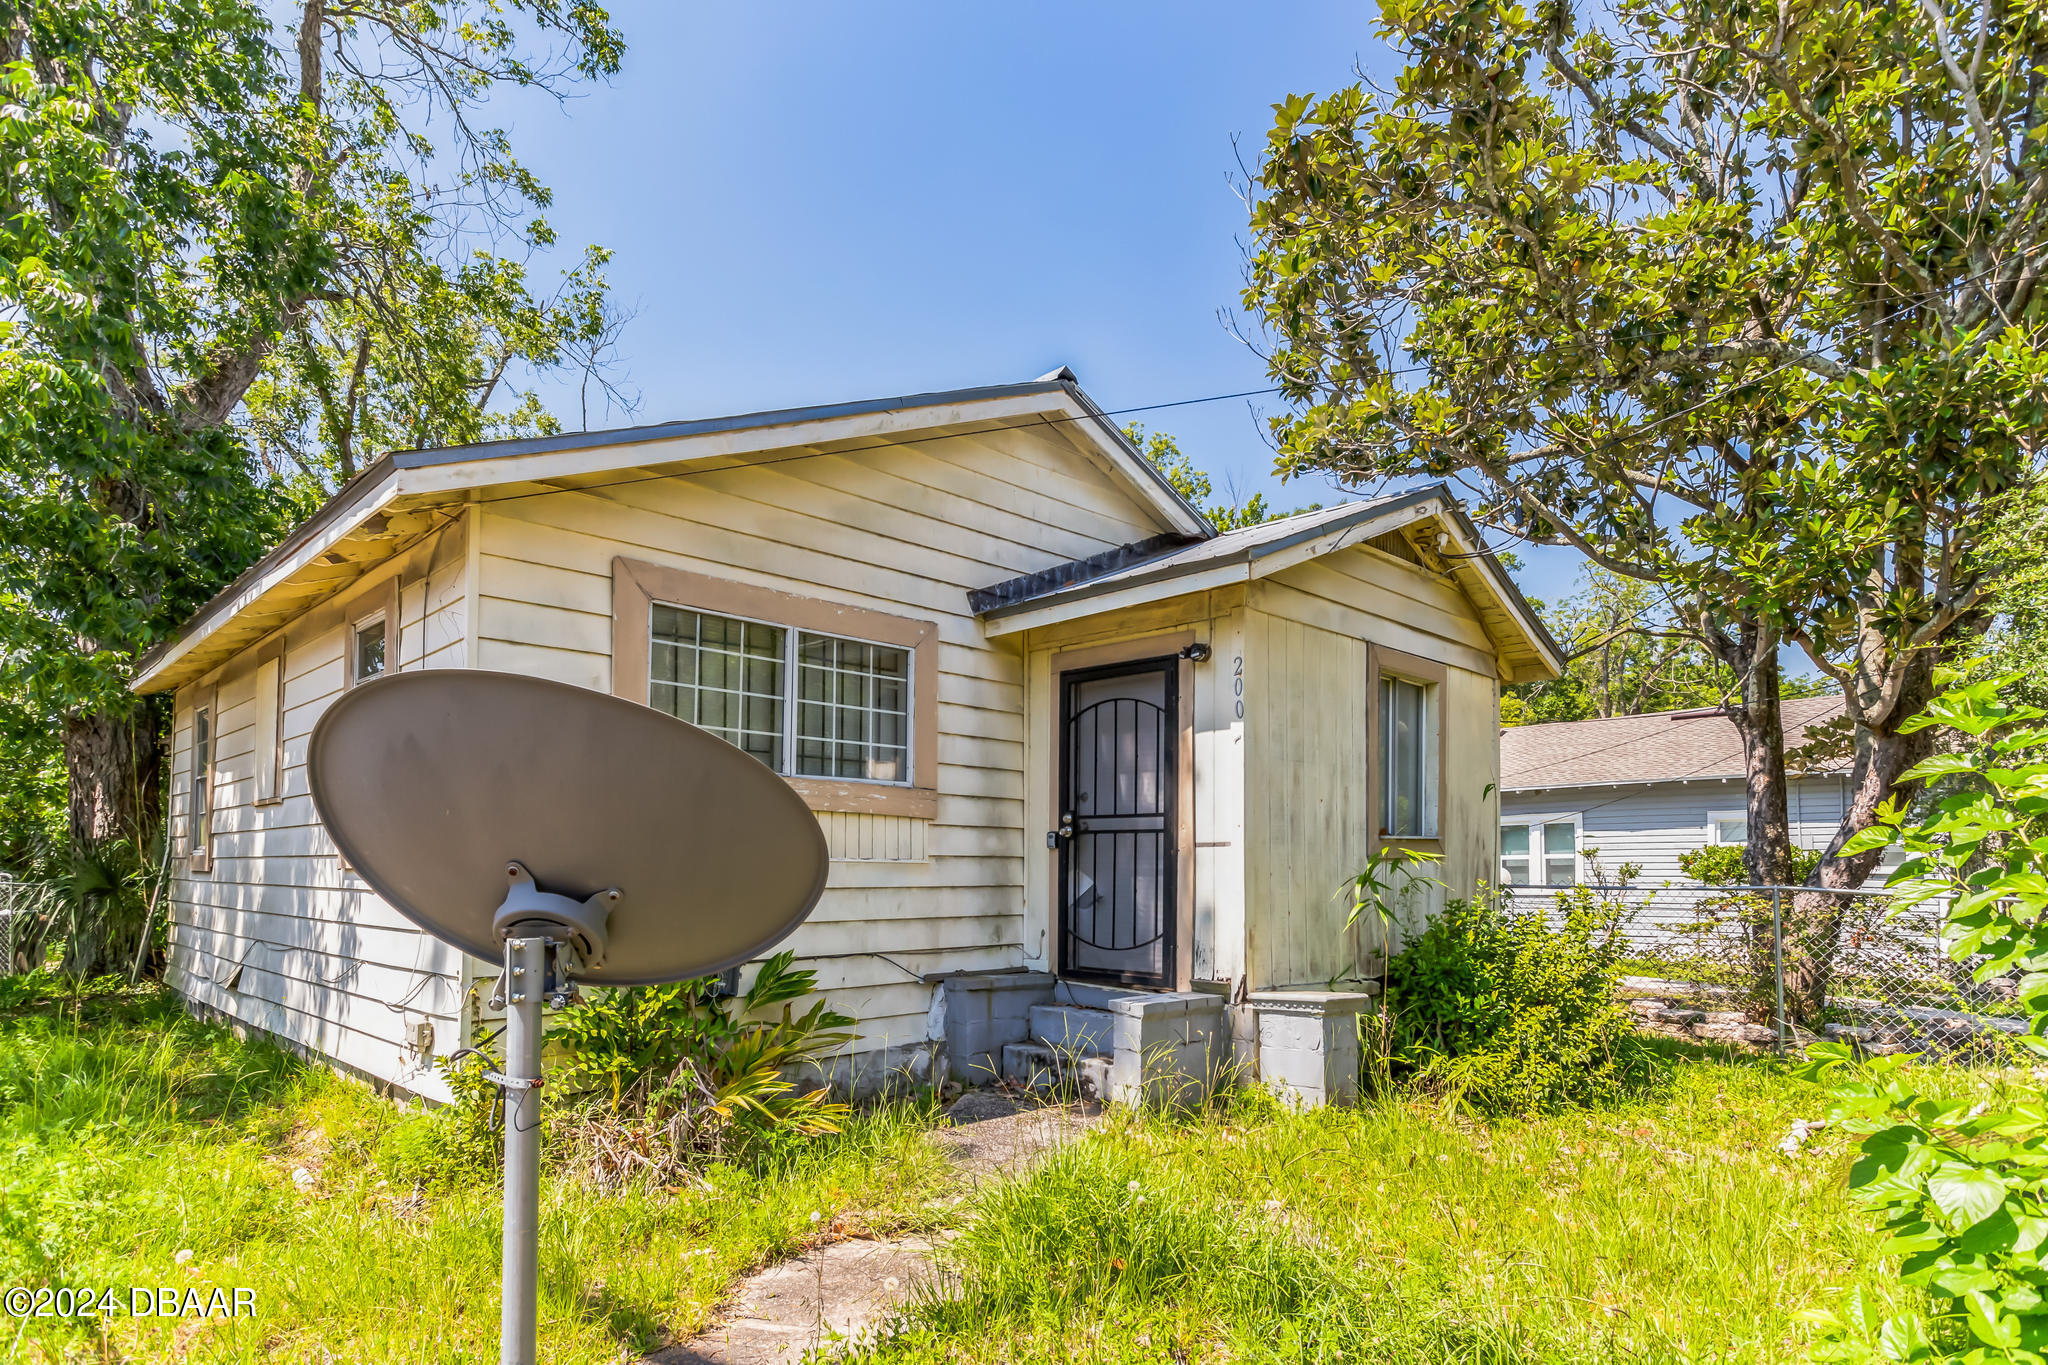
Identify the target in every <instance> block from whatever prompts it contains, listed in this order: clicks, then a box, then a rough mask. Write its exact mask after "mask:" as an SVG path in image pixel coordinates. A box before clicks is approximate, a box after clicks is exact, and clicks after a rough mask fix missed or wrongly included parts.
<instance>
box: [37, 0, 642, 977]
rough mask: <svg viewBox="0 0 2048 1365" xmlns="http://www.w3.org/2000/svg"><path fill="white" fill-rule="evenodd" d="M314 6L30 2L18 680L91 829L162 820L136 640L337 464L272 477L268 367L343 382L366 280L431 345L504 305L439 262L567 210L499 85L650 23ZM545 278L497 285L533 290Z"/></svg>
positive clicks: (394, 320)
mask: <svg viewBox="0 0 2048 1365" xmlns="http://www.w3.org/2000/svg"><path fill="white" fill-rule="evenodd" d="M296 18H297V25H296V30H295V31H290V30H280V29H278V28H276V27H274V26H273V25H272V23H271V22H270V20H269V18H268V17H267V15H266V13H265V10H264V7H263V6H262V5H260V4H258V3H254V2H253V0H29V2H27V3H0V81H4V82H5V84H6V91H5V99H6V101H7V106H8V107H7V117H5V118H4V119H0V197H4V200H5V210H6V211H5V213H4V215H0V548H4V558H0V689H4V690H5V692H6V695H7V699H8V702H9V709H10V711H11V712H12V713H14V714H16V715H21V716H27V717H31V718H41V720H42V722H43V724H44V725H45V726H46V727H47V728H50V729H56V730H60V731H61V734H62V744H63V752H64V761H65V768H66V771H67V775H68V778H67V782H68V788H69V792H68V827H69V838H70V842H71V844H72V852H73V853H74V855H80V856H84V855H88V854H93V853H94V851H95V850H104V849H106V848H108V847H109V846H113V845H119V846H124V847H126V848H127V849H129V850H130V852H131V853H132V854H139V853H140V852H141V851H142V850H145V849H147V848H148V847H149V846H150V845H151V844H152V842H153V840H154V839H155V838H156V836H157V833H158V828H159V821H160V804H161V803H160V800H159V782H160V775H161V772H162V767H163V741H164V734H163V731H164V726H163V716H162V714H161V709H160V707H158V706H156V705H152V704H149V703H144V702H138V701H137V700H135V699H134V698H132V697H131V696H130V695H129V694H128V692H127V690H126V684H127V681H128V678H129V676H130V671H131V667H132V661H133V660H134V658H135V656H136V655H137V654H138V653H139V652H140V651H141V650H143V649H145V648H147V647H148V646H149V645H151V644H152V643H154V642H155V641H157V640H159V639H161V638H163V636H164V635H165V634H166V632H168V631H169V630H170V629H172V628H173V627H174V626H175V625H176V624H177V623H178V622H179V621H180V620H182V619H183V618H184V617H185V616H186V615H187V614H188V613H189V612H190V611H191V610H192V608H193V607H195V606H196V605H197V604H198V603H199V602H200V601H202V600H203V599H204V598H205V597H206V596H207V595H208V594H209V593H211V592H212V591H213V590H214V589H216V588H217V587H218V586H219V585H220V584H221V583H222V582H224V581H225V580H226V579H227V578H228V577H229V576H231V575H232V574H233V573H235V572H236V571H237V570H239V569H240V568H241V567H242V566H244V565H245V564H247V563H248V562H249V561H250V560H251V559H252V558H253V557H254V556H256V555H257V554H258V553H260V552H261V550H262V549H263V548H264V547H265V545H266V544H267V543H269V541H270V540H271V539H272V538H273V537H274V536H275V535H276V534H277V532H278V531H279V529H280V528H281V527H282V526H283V524H284V523H285V522H286V520H287V519H288V518H289V517H290V516H291V515H292V514H293V513H294V512H296V511H298V510H301V509H302V508H303V505H304V499H305V497H306V496H307V495H308V494H309V493H311V492H313V491H315V487H314V486H315V485H317V484H318V483H319V482H321V480H319V479H312V480H301V481H299V486H298V487H297V488H296V489H295V488H294V487H293V486H292V485H291V484H289V483H287V482H284V481H279V480H275V479H271V478H268V477H266V474H265V470H264V469H263V467H262V465H261V464H260V462H259V461H257V460H256V459H255V458H253V456H252V453H251V451H250V448H249V443H248V441H247V439H246V436H247V433H246V432H245V430H244V429H243V426H244V424H246V423H249V422H250V421H251V420H252V418H251V414H250V413H249V412H248V411H247V409H246V408H245V406H244V405H245V400H246V399H247V398H248V396H249V394H250V392H251V389H252V387H253V386H255V385H257V384H258V383H259V382H260V381H264V380H265V379H266V377H267V378H268V380H269V382H270V383H271V384H272V385H273V387H274V388H277V389H279V391H283V390H285V389H290V388H292V387H293V386H299V387H307V388H311V387H316V386H317V385H318V384H319V383H320V382H321V381H322V379H323V376H322V375H321V373H320V371H319V366H318V365H316V364H315V363H313V361H312V359H311V357H310V353H309V354H308V355H307V356H305V357H301V358H297V359H295V358H294V355H293V353H292V352H291V351H290V350H289V349H288V348H289V346H290V344H291V343H292V342H293V341H294V339H300V338H305V337H309V336H313V335H316V334H317V329H318V328H319V327H320V326H322V325H324V324H325V323H326V322H330V321H332V320H333V319H334V318H335V317H338V316H340V314H341V311H343V310H356V311H357V312H360V313H362V314H364V315H366V316H367V315H375V316H376V317H377V319H378V325H379V326H380V327H381V328H383V329H384V331H383V334H382V335H383V336H384V337H385V338H386V340H388V339H390V338H392V337H400V336H408V337H411V338H413V340H414V341H415V342H423V343H425V344H424V345H423V348H422V349H423V350H424V351H426V352H431V351H432V344H431V343H432V341H433V339H434V337H435V336H436V332H435V328H436V327H439V326H440V325H441V324H442V323H443V322H445V320H446V317H447V316H448V314H449V313H450V312H451V311H452V312H455V313H460V312H461V310H462V309H463V308H465V307H466V308H468V309H469V313H470V316H471V318H472V321H474V320H475V319H476V318H477V317H479V316H487V315H488V314H489V313H490V309H489V308H479V307H478V306H476V305H475V304H474V303H459V304H456V305H453V306H452V308H442V309H441V310H440V311H439V312H436V311H435V310H433V309H422V308H420V307H419V306H418V305H417V301H416V299H415V298H414V297H413V296H412V294H411V293H409V291H412V290H415V289H416V288H417V286H418V284H419V282H420V281H422V280H430V279H431V278H432V277H433V276H434V275H435V273H436V272H437V271H438V272H439V273H440V275H441V277H442V278H444V279H460V278H464V277H465V274H466V272H467V273H481V274H483V275H486V276H492V275H495V276H496V277H497V278H499V279H500V280H501V281H503V279H504V275H505V272H506V270H507V269H510V268H516V267H513V266H512V265H511V264H510V260H509V258H500V257H498V256H497V254H496V251H495V248H496V247H497V246H499V245H508V246H510V247H511V248H512V249H513V250H514V251H516V252H519V253H521V254H523V253H524V252H526V251H528V250H530V249H532V248H533V247H535V246H539V245H545V244H546V243H548V242H549V241H551V240H552V238H551V234H550V233H549V231H548V229H547V226H546V223H545V221H544V220H543V219H541V218H539V217H537V216H531V215H533V213H534V211H535V210H537V209H540V208H544V207H545V205H546V203H547V192H546V190H545V188H544V187H542V186H541V185H539V184H538V183H537V182H536V181H535V180H534V179H533V177H532V176H531V175H530V174H529V173H528V172H526V171H525V170H524V168H522V167H521V166H520V165H519V164H518V162H517V161H516V160H515V159H514V158H513V156H512V155H511V152H510V146H509V142H508V140H507V139H506V138H505V136H504V135H503V134H502V133H501V132H498V131H496V130H493V129H490V128H488V127H485V126H482V125H481V124H480V123H479V122H478V120H477V115H478V113H479V112H480V107H481V105H482V103H483V101H484V100H485V99H486V98H487V97H488V96H489V95H490V94H491V92H492V91H493V90H496V89H499V88H502V87H505V86H508V85H511V86H527V87H538V88H543V89H560V88H562V86H563V85H564V83H565V82H568V81H573V80H578V79H591V78H600V79H601V78H603V77H606V76H608V75H609V74H611V73H612V72H614V71H616V69H617V67H618V63H619V59H620V53H621V45H620V40H619V37H618V35H617V33H616V32H614V31H613V29H612V28H611V27H610V23H609V20H608V19H607V17H606V15H605V13H604V11H603V10H602V9H600V8H598V7H597V6H596V5H594V4H591V3H588V2H587V0H575V2H574V3H564V0H353V2H352V3H350V4H347V5H340V4H330V3H328V2H327V0H303V3H302V4H301V5H299V6H298V7H297V9H296ZM430 123H432V124H433V125H434V126H436V127H445V128H447V129H448V130H449V136H448V139H447V141H446V142H445V143H443V144H440V145H436V144H435V143H434V142H433V141H431V140H430V139H429V138H428V137H427V136H426V129H427V127H428V126H429V124H430ZM478 251H482V252H483V253H484V255H483V257H481V258H479V257H478V256H477V255H476V254H475V253H477V252H478ZM518 292H519V290H518V285H517V282H516V281H511V282H508V283H502V284H501V285H500V288H499V293H498V295H497V297H496V300H495V301H494V302H493V303H492V304H491V307H492V308H496V309H498V311H499V312H500V313H501V314H503V315H506V316H517V315H519V313H520V308H521V305H520V304H519V303H518V302H517V297H516V296H517V294H518ZM327 310H336V311H334V312H331V313H330V312H329V311H327ZM461 330H462V329H461V328H460V327H458V328H456V331H457V332H460V331H461ZM475 330H476V329H475V328H472V331H475ZM479 334H480V333H479ZM475 354H476V352H475V348H474V347H469V348H464V347H457V348H455V349H454V350H453V351H452V352H450V353H448V354H445V355H441V356H438V357H436V356H435V355H433V354H426V355H424V356H423V360H424V365H423V368H421V369H420V370H419V372H417V373H414V374H411V375H409V376H407V377H406V378H404V379H403V380H402V381H400V382H401V383H402V386H403V388H404V389H405V390H406V393H407V398H406V402H405V403H394V404H393V406H394V408H398V407H404V406H406V405H408V404H411V403H414V402H419V403H422V404H424V405H425V406H428V407H430V408H431V407H432V406H433V401H432V395H433V394H434V393H435V392H436V391H437V390H440V391H445V390H449V389H460V388H461V387H462V385H461V381H459V380H456V379H453V378H451V374H459V375H464V376H467V375H469V374H471V373H472V372H473V370H474V368H475V366H474V361H475ZM532 354H543V353H541V352H533V353H532ZM544 358H545V357H544V354H543V359H544ZM383 359H384V357H381V356H376V355H373V356H372V361H373V362H376V361H381V360H383ZM335 411H336V413H337V414H339V413H340V412H341V411H342V408H341V407H339V406H337V408H336V409H335ZM336 420H337V421H345V420H346V419H345V418H341V417H339V416H337V418H336ZM258 425H260V422H259V423H258ZM337 435H338V433H336V434H335V435H330V436H329V437H328V438H327V439H326V441H325V445H326V448H327V449H329V450H330V451H335V452H345V451H347V450H349V449H351V447H350V446H349V444H348V442H346V441H341V440H338V439H335V436H337ZM74 949H75V951H74V954H73V956H74V966H75V967H76V968H77V969H79V970H91V969H93V968H94V967H95V966H97V965H98V964H97V962H96V961H95V960H94V959H95V958H96V957H97V955H98V953H99V951H100V950H99V949H96V948H94V947H93V945H91V944H78V945H74Z"/></svg>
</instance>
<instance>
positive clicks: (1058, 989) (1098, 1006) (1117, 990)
mask: <svg viewBox="0 0 2048 1365" xmlns="http://www.w3.org/2000/svg"><path fill="white" fill-rule="evenodd" d="M1143 994H1145V992H1143V991H1134V990H1128V989H1126V988H1125V987H1122V986H1091V985H1089V984H1088V983H1087V982H1085V981H1061V982H1059V983H1057V984H1056V985H1054V987H1053V988H1052V1002H1053V1003H1054V1004H1055V1005H1079V1006H1080V1007H1081V1008H1082V1009H1087V1010H1103V1009H1108V1008H1109V1004H1110V1002H1111V1001H1112V1000H1122V999H1124V998H1125V997H1127V996H1132V995H1143Z"/></svg>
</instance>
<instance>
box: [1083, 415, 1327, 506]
mask: <svg viewBox="0 0 2048 1365" xmlns="http://www.w3.org/2000/svg"><path fill="white" fill-rule="evenodd" d="M1124 435H1125V436H1127V437H1129V438H1130V442H1131V444H1132V445H1134V446H1136V447H1137V448H1138V451H1139V453H1140V454H1142V455H1143V456H1144V457H1145V458H1146V460H1147V461H1149V462H1150V463H1151V465H1152V467H1153V468H1154V469H1156V470H1158V471H1159V472H1160V473H1161V474H1164V475H1165V476H1166V481H1167V482H1168V483H1170V484H1172V485H1173V489H1174V491H1175V492H1176V493H1179V494H1180V495H1181V496H1182V497H1184V498H1186V499H1187V500H1188V502H1189V503H1190V504H1192V505H1193V506H1195V507H1196V508H1199V509H1200V510H1201V513H1202V515H1203V516H1205V517H1207V518H1208V519H1209V524H1210V525H1212V526H1214V527H1215V528H1216V529H1217V530H1219V531H1236V530H1241V529H1243V528H1244V527H1247V526H1258V525H1261V524H1263V523H1265V522H1269V521H1274V520H1277V519H1278V518H1280V517H1291V516H1294V515H1296V514H1297V513H1301V512H1313V511H1315V510H1316V509H1317V508H1319V507H1321V506H1322V504H1321V503H1319V502H1316V503H1310V504H1309V505H1308V506H1306V507H1297V508H1295V509H1294V510H1293V511H1292V512H1275V511H1273V510H1272V509H1271V508H1269V507H1267V506H1266V495H1265V494H1264V493H1254V494H1252V495H1251V496H1250V497H1249V498H1246V499H1243V500H1242V501H1238V502H1228V503H1221V502H1212V501H1210V499H1211V498H1212V497H1214V495H1215V492H1216V489H1215V484H1214V482H1213V481H1212V480H1211V479H1210V478H1209V476H1208V474H1207V473H1205V472H1204V471H1203V470H1202V469H1201V468H1200V467H1199V466H1197V465H1196V464H1195V462H1194V461H1193V460H1192V459H1190V458H1189V457H1188V456H1187V455H1186V454H1184V453H1183V452H1182V451H1181V448H1180V443H1179V442H1178V441H1176V440H1174V439H1173V437H1171V436H1169V435H1167V434H1166V433H1165V432H1163V431H1154V432H1150V433H1147V432H1146V430H1145V428H1144V427H1143V426H1142V425H1141V424H1139V423H1137V422H1132V423H1130V424H1128V425H1127V426H1125V427H1124Z"/></svg>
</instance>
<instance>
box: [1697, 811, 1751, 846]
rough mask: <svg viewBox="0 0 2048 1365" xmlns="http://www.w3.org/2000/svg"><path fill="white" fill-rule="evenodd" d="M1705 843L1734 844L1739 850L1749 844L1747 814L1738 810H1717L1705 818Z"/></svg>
mask: <svg viewBox="0 0 2048 1365" xmlns="http://www.w3.org/2000/svg"><path fill="white" fill-rule="evenodd" d="M1707 842H1708V843H1710V844H1734V845H1735V846H1736V847H1738V848H1740V847H1741V846H1742V845H1744V844H1747V843H1748V842H1749V812H1748V811H1740V810H1717V811H1714V812H1713V813H1711V814H1709V815H1708V816H1707Z"/></svg>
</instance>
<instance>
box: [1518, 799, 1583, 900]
mask: <svg viewBox="0 0 2048 1365" xmlns="http://www.w3.org/2000/svg"><path fill="white" fill-rule="evenodd" d="M1500 879H1501V884H1502V885H1503V886H1572V885H1574V884H1576V883H1577V882H1578V880H1579V822H1578V820H1577V819H1576V818H1575V817H1573V816H1569V815H1566V816H1553V817H1549V818H1546V819H1542V820H1517V821H1512V822H1503V823H1502V824H1501V827H1500Z"/></svg>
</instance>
